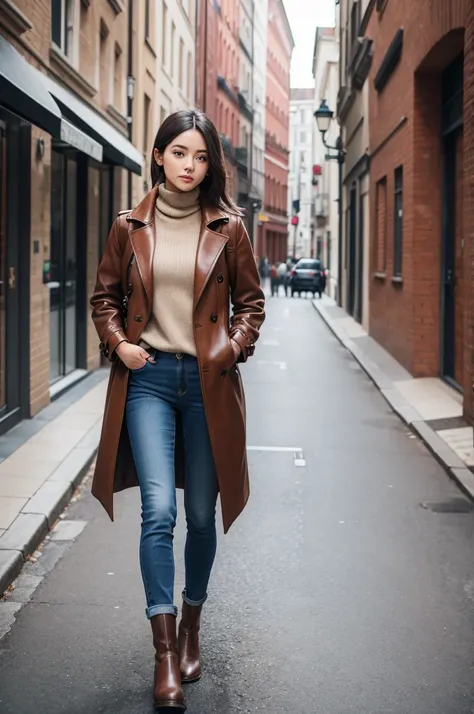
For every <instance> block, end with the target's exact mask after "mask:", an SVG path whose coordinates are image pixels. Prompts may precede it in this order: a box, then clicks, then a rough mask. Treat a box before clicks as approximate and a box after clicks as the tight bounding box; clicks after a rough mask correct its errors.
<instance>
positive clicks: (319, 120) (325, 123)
mask: <svg viewBox="0 0 474 714" xmlns="http://www.w3.org/2000/svg"><path fill="white" fill-rule="evenodd" d="M333 116H334V112H333V111H331V109H329V107H328V105H327V102H326V100H325V99H323V101H322V102H321V104H320V106H319V109H317V110H316V111H315V112H314V118H315V119H316V124H317V127H318V129H319V132H320V134H321V138H322V140H323V144H324V146H325V147H326V149H328V153H327V154H326V159H329V160H330V161H337V163H338V184H339V197H338V201H337V202H338V220H339V226H338V236H337V248H338V249H337V304H338V305H339V306H340V305H341V303H342V300H341V297H342V215H343V214H342V166H343V164H344V160H345V158H346V151H345V149H344V145H343V142H342V136H341V134H339V136H338V137H337V139H336V144H335V146H330V144H328V143H327V142H326V133H327V131H328V130H329V127H330V125H331V120H332V118H333ZM331 152H334V153H331Z"/></svg>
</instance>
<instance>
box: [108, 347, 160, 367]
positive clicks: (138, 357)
mask: <svg viewBox="0 0 474 714" xmlns="http://www.w3.org/2000/svg"><path fill="white" fill-rule="evenodd" d="M115 351H116V353H117V356H118V357H119V358H120V359H121V360H122V362H123V363H124V365H125V367H127V369H132V370H133V369H140V368H141V367H144V366H145V364H146V363H147V362H151V361H152V359H151V356H150V353H149V352H147V351H146V350H144V349H143V347H139V346H138V345H132V344H130V342H121V343H120V344H119V345H118V346H117V349H116V350H115Z"/></svg>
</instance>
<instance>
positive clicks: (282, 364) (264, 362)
mask: <svg viewBox="0 0 474 714" xmlns="http://www.w3.org/2000/svg"><path fill="white" fill-rule="evenodd" d="M257 364H276V365H278V367H280V369H281V370H285V369H286V368H287V366H286V362H269V361H268V360H264V359H259V360H257Z"/></svg>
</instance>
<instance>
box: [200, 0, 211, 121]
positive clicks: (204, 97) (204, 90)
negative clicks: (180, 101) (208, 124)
mask: <svg viewBox="0 0 474 714" xmlns="http://www.w3.org/2000/svg"><path fill="white" fill-rule="evenodd" d="M208 11H209V0H204V67H203V73H202V76H203V83H202V108H203V111H204V113H207V35H208V31H207V30H208V28H207V22H208ZM201 36H202V35H201Z"/></svg>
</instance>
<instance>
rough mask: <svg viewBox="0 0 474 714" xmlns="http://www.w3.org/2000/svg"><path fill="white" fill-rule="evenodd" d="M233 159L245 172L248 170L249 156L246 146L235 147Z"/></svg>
mask: <svg viewBox="0 0 474 714" xmlns="http://www.w3.org/2000/svg"><path fill="white" fill-rule="evenodd" d="M235 159H236V161H237V164H238V166H240V167H241V168H243V169H245V171H246V172H247V171H248V168H249V155H248V151H247V147H246V146H237V148H236V149H235Z"/></svg>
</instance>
